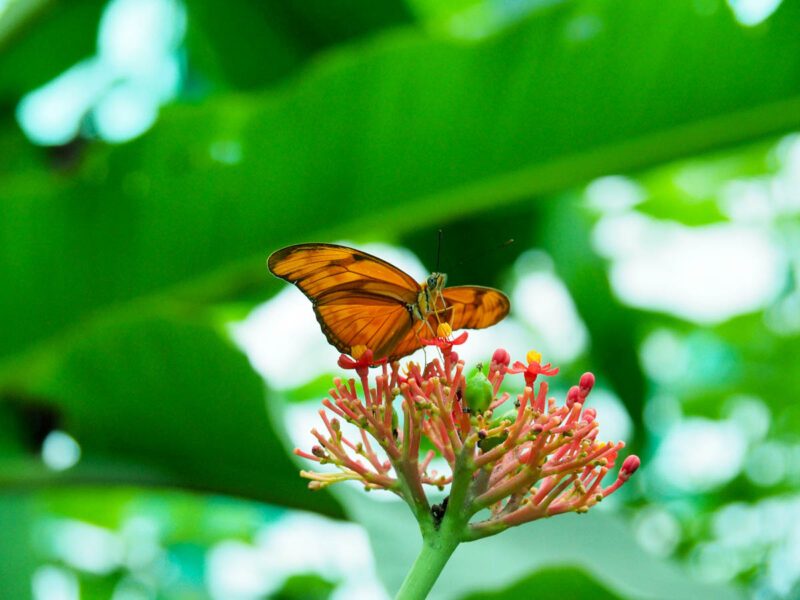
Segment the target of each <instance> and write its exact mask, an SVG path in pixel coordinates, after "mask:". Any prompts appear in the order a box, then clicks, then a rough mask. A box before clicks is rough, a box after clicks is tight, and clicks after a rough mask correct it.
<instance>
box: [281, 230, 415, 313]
mask: <svg viewBox="0 0 800 600" xmlns="http://www.w3.org/2000/svg"><path fill="white" fill-rule="evenodd" d="M269 269H270V271H272V272H273V273H274V274H275V275H277V276H278V277H280V278H281V279H285V280H286V281H288V282H289V283H293V284H295V285H296V286H297V287H299V288H300V290H301V291H302V292H303V293H304V294H305V295H306V296H308V297H309V298H310V299H311V300H312V301H314V300H316V299H319V298H320V297H321V296H322V295H324V294H325V293H328V292H331V291H333V290H353V291H367V292H371V293H374V294H378V295H383V296H388V297H392V298H394V299H396V300H397V301H398V302H403V303H405V304H413V303H414V302H416V301H417V294H418V293H419V291H420V287H419V284H418V283H417V282H416V281H414V279H413V278H412V277H411V276H410V275H407V274H406V273H403V271H401V270H400V269H398V268H397V267H394V266H392V265H390V264H389V263H387V262H386V261H384V260H381V259H380V258H378V257H376V256H372V255H371V254H367V253H366V252H360V251H359V250H355V249H354V248H347V247H345V246H336V245H334V244H298V245H296V246H289V247H287V248H283V249H281V250H278V251H276V252H274V253H273V254H272V255H271V256H270V257H269Z"/></svg>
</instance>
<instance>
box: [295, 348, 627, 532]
mask: <svg viewBox="0 0 800 600" xmlns="http://www.w3.org/2000/svg"><path fill="white" fill-rule="evenodd" d="M441 333H445V334H446V333H448V332H440V334H441ZM465 339H466V338H465V334H462V336H460V337H459V338H458V340H450V339H449V336H442V337H441V338H439V339H438V340H434V341H431V342H430V343H431V344H433V345H436V346H437V347H438V348H439V349H440V350H441V354H442V356H441V358H440V357H437V358H434V359H433V360H431V361H430V362H428V363H427V364H426V365H424V366H420V365H418V364H416V363H414V362H409V363H408V364H407V366H406V367H405V369H401V367H400V365H399V363H396V362H395V363H392V364H391V365H387V364H386V363H383V364H380V365H378V366H379V367H380V370H379V372H378V374H377V375H376V376H375V377H374V379H373V380H372V381H370V375H369V366H370V365H371V360H372V354H371V352H370V351H369V350H361V351H360V352H359V354H360V356H359V357H357V358H355V359H352V358H349V357H345V356H343V357H342V358H341V359H340V361H339V364H340V366H342V367H343V368H352V369H354V370H355V371H356V373H357V375H358V378H359V379H360V388H361V389H360V390H359V389H358V387H359V386H358V385H357V382H356V380H355V379H350V380H347V381H343V380H342V379H340V378H336V379H334V381H333V385H334V387H333V388H332V389H331V390H330V398H328V399H326V400H324V401H323V404H324V406H325V409H327V411H326V410H325V409H322V410H320V416H321V417H322V422H323V423H324V429H323V430H322V431H318V430H316V429H315V430H313V431H312V434H313V435H314V436H315V437H316V439H317V441H318V444H317V445H315V446H314V447H313V448H312V449H311V452H310V453H307V452H303V451H301V450H295V453H296V454H298V455H300V456H303V457H305V458H308V459H310V460H313V461H316V462H318V463H320V464H333V465H335V466H336V467H338V472H332V473H319V472H310V471H302V472H301V475H302V476H303V477H306V478H308V479H310V480H311V482H310V484H309V485H310V487H311V488H314V489H318V488H322V487H325V486H327V485H329V484H331V483H334V482H336V481H342V480H356V481H359V482H361V483H362V484H363V485H364V487H365V488H367V489H385V490H389V491H392V492H394V493H396V494H398V495H399V496H400V497H402V498H403V499H404V500H405V501H406V502H407V503H408V504H409V506H410V507H411V508H412V510H413V511H414V512H415V514H416V516H417V518H418V520H420V519H425V518H427V519H432V520H433V522H434V524H435V525H437V526H438V523H439V522H440V521H441V519H442V518H443V516H444V513H445V512H456V513H457V516H458V519H459V522H460V523H461V525H462V526H463V527H462V529H463V532H462V534H461V538H462V540H463V541H467V540H470V539H477V538H480V537H485V536H487V535H492V534H494V533H497V532H499V531H502V530H503V529H505V528H507V527H510V526H514V525H518V524H521V523H525V522H528V521H534V520H536V519H540V518H542V517H549V516H552V515H556V514H560V513H564V512H585V511H587V510H588V509H589V508H590V507H591V506H593V505H594V504H596V503H597V502H599V501H601V500H602V499H603V498H604V497H606V496H608V495H609V494H611V493H613V492H614V491H615V490H617V489H618V488H619V487H620V486H621V485H622V484H623V483H624V482H625V481H627V480H628V478H629V477H630V476H631V475H632V474H633V472H634V471H636V469H637V468H638V467H639V459H638V458H637V457H636V456H629V457H628V458H626V459H625V461H624V462H623V463H622V466H621V468H620V470H619V474H618V476H617V478H616V480H615V481H614V482H613V483H612V484H610V485H608V486H606V487H603V479H604V477H605V476H606V474H607V473H608V471H609V470H610V469H611V468H612V467H614V464H615V461H616V460H617V455H618V453H619V451H620V450H621V449H622V447H623V446H624V443H623V442H617V443H611V442H601V441H598V440H597V439H596V438H597V433H598V423H597V419H596V417H597V414H596V411H595V410H594V409H593V408H590V407H586V406H585V404H586V398H587V396H588V395H589V392H590V391H591V389H592V387H593V385H594V376H593V375H592V374H591V373H585V374H584V375H583V376H582V377H581V379H580V383H579V385H577V386H574V387H573V388H572V389H570V391H569V393H568V394H567V397H566V401H565V402H564V403H558V402H556V400H555V399H554V398H550V397H548V395H547V394H548V385H547V383H546V382H544V381H540V382H538V385H537V378H538V377H541V376H552V375H555V374H556V373H557V372H558V369H557V368H553V367H551V365H550V364H546V365H542V363H541V356H540V355H539V354H538V353H536V352H530V353H529V354H528V356H527V361H526V362H525V363H522V362H516V363H515V364H514V365H513V367H509V365H510V364H511V357H510V356H509V353H508V352H506V351H505V350H502V349H500V350H497V351H496V352H495V353H494V355H493V357H492V360H491V363H490V364H489V367H488V369H487V373H486V374H485V375H484V374H483V373H482V368H480V367H479V372H478V373H477V374H476V375H475V376H473V377H471V378H470V379H467V377H466V375H465V372H464V369H465V366H464V362H463V361H461V360H459V358H458V355H457V354H456V353H455V352H454V351H453V350H452V346H453V345H454V344H455V343H463V341H465ZM442 340H444V342H443V341H442ZM515 374H523V376H524V379H525V388H524V391H523V392H522V393H521V394H519V395H517V396H516V398H515V399H514V400H513V401H512V399H511V396H510V394H508V393H505V392H501V390H500V387H501V385H502V383H503V381H504V379H505V377H506V376H509V375H515ZM329 413H332V414H329ZM398 413H399V414H398ZM341 421H345V422H347V423H350V424H352V425H355V426H356V427H357V429H358V435H359V438H360V439H355V440H350V439H347V438H346V437H345V436H344V435H343V432H342V428H341ZM423 440H427V443H428V444H427V445H428V446H429V447H431V448H432V449H430V450H428V451H427V452H426V453H425V454H424V456H421V450H420V449H421V447H422V445H423V443H424V442H423ZM377 447H380V449H381V450H382V452H380V453H379V452H377V451H376V448H377ZM379 454H380V455H379ZM437 456H438V457H441V458H442V459H444V461H446V463H447V465H448V466H449V473H445V474H441V473H437V472H436V471H435V470H432V469H431V466H432V464H434V463H432V461H433V459H434V458H435V457H437ZM439 462H441V461H439ZM426 485H428V486H435V487H437V488H439V489H444V487H445V486H448V485H449V486H450V490H449V491H450V495H449V496H448V500H447V501H446V502H445V503H442V504H436V505H430V504H429V502H428V499H427V496H426V493H425V489H424V486H426ZM482 509H488V510H489V513H488V516H487V517H486V518H485V519H483V520H480V521H477V522H470V519H471V517H472V516H474V515H475V513H477V512H478V511H480V510H482ZM454 518H455V517H454ZM421 522H422V521H421Z"/></svg>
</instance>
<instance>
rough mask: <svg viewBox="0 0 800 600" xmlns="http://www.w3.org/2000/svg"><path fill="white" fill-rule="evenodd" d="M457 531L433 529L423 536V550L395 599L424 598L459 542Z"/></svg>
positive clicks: (411, 599)
mask: <svg viewBox="0 0 800 600" xmlns="http://www.w3.org/2000/svg"><path fill="white" fill-rule="evenodd" d="M459 537H460V536H459V535H458V533H457V532H455V531H442V530H439V531H432V532H431V533H430V534H429V535H427V536H425V537H423V540H422V550H421V551H420V553H419V556H417V560H416V561H414V565H413V566H412V567H411V571H409V573H408V575H406V579H405V581H404V582H403V585H402V586H400V591H398V592H397V596H395V600H424V599H425V598H426V597H427V596H428V592H430V591H431V588H432V587H433V584H434V583H436V580H437V579H438V578H439V574H440V573H441V572H442V569H444V566H445V565H446V564H447V561H448V560H449V559H450V556H451V555H452V554H453V551H454V550H455V549H456V547H457V546H458V544H459V541H460V539H459Z"/></svg>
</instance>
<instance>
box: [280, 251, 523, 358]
mask: <svg viewBox="0 0 800 600" xmlns="http://www.w3.org/2000/svg"><path fill="white" fill-rule="evenodd" d="M268 264H269V270H270V271H272V273H273V274H274V275H276V276H277V277H280V278H281V279H285V280H286V281H288V282H289V283H293V284H294V285H296V286H297V287H298V288H300V291H302V292H303V293H304V294H305V295H306V296H308V298H309V300H311V304H312V305H313V307H314V313H315V314H316V315H317V321H319V324H320V326H321V327H322V332H323V333H324V334H325V337H327V338H328V341H329V342H330V343H331V344H332V345H333V346H335V347H336V349H337V350H339V351H340V352H344V353H345V354H350V355H352V354H353V348H354V347H357V346H365V347H367V348H369V349H370V350H372V352H373V358H374V360H376V361H377V360H380V359H382V358H387V359H388V360H389V361H390V362H391V361H394V360H397V359H399V358H402V357H403V356H407V355H409V354H411V353H412V352H414V351H415V350H417V349H419V348H421V347H422V343H421V341H420V336H421V335H423V337H433V335H431V334H430V333H429V332H435V331H436V327H437V325H438V324H439V323H440V322H447V323H448V324H449V325H450V327H451V328H452V329H453V330H456V329H483V328H484V327H489V326H491V325H494V324H495V323H497V322H499V321H501V320H502V319H503V318H505V316H506V315H507V314H508V309H509V301H508V297H507V296H506V295H505V294H504V293H502V292H500V291H498V290H495V289H492V288H488V287H480V286H456V287H450V288H445V287H444V283H445V279H446V276H445V275H444V274H443V273H433V274H432V275H431V276H430V277H428V278H427V279H426V280H425V281H423V282H422V283H417V282H416V281H414V279H413V278H412V277H411V276H410V275H408V274H406V273H404V272H403V271H401V270H400V269H398V268H397V267H395V266H393V265H390V264H389V263H387V262H386V261H384V260H381V259H380V258H378V257H376V256H372V255H371V254H367V253H366V252H361V251H360V250H355V249H353V248H347V247H346V246H338V245H336V244H321V243H314V244H297V245H295V246H288V247H286V248H282V249H281V250H277V251H275V252H273V253H272V255H271V256H270V257H269V260H268ZM426 325H427V327H428V328H429V329H428V331H423V330H424V329H425V327H426Z"/></svg>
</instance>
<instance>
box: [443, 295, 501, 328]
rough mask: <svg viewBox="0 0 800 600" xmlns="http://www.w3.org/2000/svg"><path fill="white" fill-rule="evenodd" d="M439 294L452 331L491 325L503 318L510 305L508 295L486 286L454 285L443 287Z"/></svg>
mask: <svg viewBox="0 0 800 600" xmlns="http://www.w3.org/2000/svg"><path fill="white" fill-rule="evenodd" d="M441 294H442V299H443V300H444V302H445V304H446V305H447V313H446V319H447V322H448V323H450V327H452V328H453V331H455V330H456V329H483V328H484V327H491V326H492V325H494V324H495V323H499V322H500V321H502V320H503V319H505V318H506V315H508V311H509V308H510V307H511V304H510V302H509V300H508V296H506V295H505V294H504V293H503V292H501V291H499V290H495V289H493V288H488V287H481V286H477V285H461V286H454V287H449V288H444V289H443V290H442V292H441ZM438 305H439V304H438V303H437V306H438Z"/></svg>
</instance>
